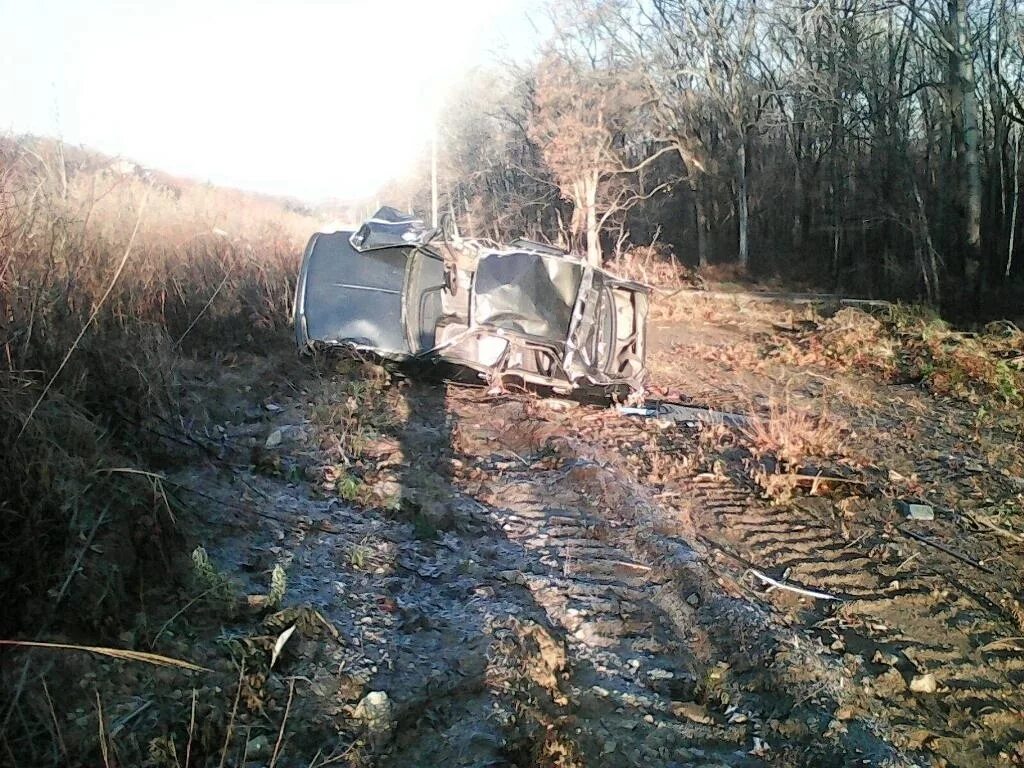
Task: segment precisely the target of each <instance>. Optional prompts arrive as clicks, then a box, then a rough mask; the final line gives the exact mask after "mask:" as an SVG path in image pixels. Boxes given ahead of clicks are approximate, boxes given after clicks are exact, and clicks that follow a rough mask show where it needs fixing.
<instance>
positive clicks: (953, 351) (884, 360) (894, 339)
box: [767, 305, 1024, 407]
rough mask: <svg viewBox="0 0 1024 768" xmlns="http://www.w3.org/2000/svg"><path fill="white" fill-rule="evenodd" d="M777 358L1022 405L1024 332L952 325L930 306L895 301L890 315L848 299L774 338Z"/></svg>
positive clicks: (1005, 326) (771, 344) (1006, 326)
mask: <svg viewBox="0 0 1024 768" xmlns="http://www.w3.org/2000/svg"><path fill="white" fill-rule="evenodd" d="M767 346H768V349H767V351H768V353H769V354H770V355H771V356H772V358H773V359H776V360H781V361H782V362H785V363H789V364H797V365H812V364H824V365H827V366H829V367H832V368H837V369H840V370H850V369H853V370H862V371H868V372H871V373H874V374H875V375H877V376H879V377H880V378H882V379H883V380H884V381H890V382H920V383H922V384H923V385H924V386H925V387H927V388H928V389H929V390H930V391H931V392H932V393H934V394H936V395H940V396H948V397H956V398H959V399H962V400H966V401H968V402H972V403H981V402H983V401H990V402H994V404H996V405H1002V406H1011V407H1019V406H1021V405H1024V333H1022V332H1021V330H1020V329H1018V328H1017V327H1016V326H1015V325H1013V324H1012V323H1009V322H1000V323H992V324H989V325H988V326H986V328H985V329H984V330H983V331H981V332H979V333H964V332H961V331H957V330H954V329H952V328H951V327H950V326H949V325H948V324H947V323H946V322H944V321H943V320H941V319H939V318H937V317H936V316H935V315H934V314H932V313H931V312H929V311H927V310H924V309H921V308H916V307H906V306H902V305H895V306H894V307H893V308H892V309H891V310H890V311H889V313H888V316H886V317H881V318H879V317H875V316H873V315H870V314H868V313H866V312H863V311H862V310H859V309H854V308H852V307H847V308H845V309H842V310H840V311H839V312H837V313H836V314H835V315H834V316H832V317H830V318H828V319H827V320H825V321H824V322H823V323H821V325H820V327H818V328H817V329H816V330H813V331H809V332H807V333H805V334H803V335H802V336H800V337H796V338H778V337H773V338H772V339H770V340H768V343H767Z"/></svg>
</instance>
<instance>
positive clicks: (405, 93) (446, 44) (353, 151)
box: [0, 0, 537, 201]
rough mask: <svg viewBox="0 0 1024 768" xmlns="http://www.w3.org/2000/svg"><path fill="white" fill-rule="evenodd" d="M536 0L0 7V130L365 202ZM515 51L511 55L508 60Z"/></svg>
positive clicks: (255, 186) (518, 34) (517, 44)
mask: <svg viewBox="0 0 1024 768" xmlns="http://www.w3.org/2000/svg"><path fill="white" fill-rule="evenodd" d="M536 7H537V2H536V1H535V0H422V1H421V2H416V0H378V1H377V2H368V1H366V0H333V1H330V0H294V1H293V2H288V0H205V1H203V0H137V1H136V2H128V1H127V0H0V24H2V25H3V29H4V36H3V37H4V40H3V45H2V46H0V72H2V73H3V75H2V77H0V132H13V133H36V134H40V135H47V136H58V135H59V136H61V137H62V138H63V139H64V140H65V141H67V142H69V143H72V144H85V145H87V146H89V147H92V148H95V149H99V150H102V151H104V152H107V153H110V154H114V155H121V156H123V157H126V158H130V159H132V160H136V161H138V162H140V163H142V164H143V165H145V166H148V167H153V168H159V169H161V170H166V171H169V172H171V173H176V174H180V175H186V176H191V177H195V178H198V179H201V180H210V181H212V182H214V183H217V184H226V185H230V186H237V187H242V188H245V189H252V190H257V191H262V192H270V193H275V194H287V195H294V196H297V197H300V198H304V199H307V200H313V201H315V200H320V199H325V198H351V197H359V196H363V195H369V194H372V193H373V192H374V191H375V190H376V189H377V188H378V187H379V186H380V185H381V184H382V183H384V182H385V181H387V180H388V179H389V178H392V177H394V176H396V175H399V174H401V173H402V171H403V170H404V169H405V168H406V167H407V166H408V165H409V164H410V162H411V161H412V160H413V158H415V157H416V156H417V154H418V153H419V152H420V151H421V150H422V148H423V146H424V145H425V143H426V142H427V141H428V137H429V135H430V125H431V117H430V115H431V107H432V104H433V103H434V102H435V96H434V94H435V93H437V92H438V91H439V90H440V91H443V89H445V88H446V87H449V86H450V85H451V84H452V83H454V82H457V79H458V77H459V75H460V74H461V73H464V72H465V71H466V70H468V69H469V68H471V67H473V66H476V65H479V64H486V63H487V62H488V61H490V60H493V59H494V57H495V56H505V55H506V54H508V53H509V52H510V51H509V49H510V48H511V49H512V53H513V56H514V57H515V58H522V55H521V54H522V53H523V52H524V50H525V49H528V48H530V47H531V46H532V44H533V43H532V36H531V26H530V23H529V22H528V20H527V13H528V12H529V11H531V10H532V9H535V8H536ZM516 54H520V55H516Z"/></svg>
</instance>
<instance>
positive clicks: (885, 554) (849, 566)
mask: <svg viewBox="0 0 1024 768" xmlns="http://www.w3.org/2000/svg"><path fill="white" fill-rule="evenodd" d="M678 490H680V491H682V493H683V495H684V496H685V497H687V498H688V499H689V506H690V510H691V514H692V518H693V520H694V524H695V526H696V528H697V530H698V531H699V533H700V535H701V536H703V537H705V538H706V539H707V540H708V541H709V542H712V543H713V544H714V545H717V546H719V547H721V548H722V549H723V550H725V551H727V552H729V553H730V554H731V555H732V556H739V557H741V558H743V559H745V560H747V561H748V562H750V563H753V564H755V565H756V567H757V568H759V569H760V570H762V571H763V572H765V573H767V574H768V575H770V576H772V577H774V578H782V577H784V578H785V580H786V581H787V583H791V584H794V585H800V586H803V587H806V588H809V589H813V590H817V591H822V592H826V593H829V594H833V595H835V596H837V597H841V598H843V600H844V602H842V603H826V602H824V601H815V602H814V604H809V603H808V602H807V601H806V600H801V599H799V598H797V597H795V596H794V595H791V594H786V593H782V592H774V593H773V594H772V596H771V597H770V598H769V599H771V600H772V602H773V604H774V605H775V606H776V607H777V608H778V609H779V610H780V611H783V612H786V613H789V615H790V616H793V617H794V618H796V620H798V621H799V622H801V623H803V624H805V625H806V626H808V627H812V628H813V631H815V632H816V633H817V635H818V637H819V638H821V639H822V643H823V646H824V647H827V648H828V649H829V651H831V652H834V653H836V654H837V655H838V656H840V657H841V658H842V660H843V662H844V663H845V664H846V665H847V666H848V667H849V668H851V669H854V670H855V677H856V679H857V682H858V683H859V687H860V689H861V691H862V693H863V697H862V702H861V704H860V707H861V708H862V709H863V710H867V711H874V712H876V713H877V714H878V715H880V716H882V717H884V719H885V720H887V721H888V722H889V723H890V724H891V726H892V729H893V732H894V734H896V738H897V743H898V744H899V745H900V746H902V747H905V748H911V749H921V748H924V749H927V750H929V751H931V752H933V753H934V755H935V757H936V758H938V760H939V764H943V765H950V766H954V765H960V766H971V765H982V764H988V763H990V762H996V761H998V760H999V759H1000V758H999V752H1000V749H1001V748H1002V747H1003V746H1005V747H1007V748H1011V749H1012V745H1013V744H1015V743H1019V742H1020V740H1021V739H1022V738H1024V720H1022V718H1021V712H1022V711H1024V689H1022V682H1024V657H1022V656H1021V654H1020V652H1019V648H1020V646H1014V644H1013V643H1010V644H1009V645H1007V644H1006V643H1002V642H1000V640H1001V639H1005V638H1010V637H1011V636H1013V635H1017V634H1019V631H1015V630H1016V628H1015V627H1014V626H1012V625H1011V624H1010V623H1008V622H1007V620H1006V617H1005V616H1003V615H1001V614H999V613H998V612H997V611H995V610H993V608H998V606H994V605H991V604H989V603H990V601H988V600H987V598H984V597H981V598H980V599H979V596H978V594H977V592H976V591H975V590H974V589H971V587H970V586H968V585H967V584H965V583H964V581H971V582H976V581H978V580H979V577H980V578H984V577H985V575H984V574H982V573H977V574H968V575H964V574H963V573H962V571H960V572H958V569H956V568H954V567H953V566H952V565H951V564H950V562H949V561H948V559H946V560H945V561H944V560H943V558H944V556H943V555H942V554H941V553H936V552H935V551H934V550H930V549H929V548H927V547H925V546H924V545H922V544H919V543H917V542H915V541H913V540H911V539H909V538H907V537H902V536H899V535H898V534H893V535H888V536H885V535H883V534H882V531H881V530H878V529H873V530H869V531H867V532H866V533H864V534H862V535H860V536H857V537H855V536H854V535H853V533H851V532H850V531H844V530H843V523H842V521H841V520H839V519H832V520H828V519H823V517H822V516H819V515H818V514H816V513H815V512H814V510H812V509H809V508H805V507H803V506H801V505H796V504H790V505H785V506H778V507H773V506H768V505H766V504H765V503H764V502H762V501H760V500H758V499H757V498H755V497H754V496H752V495H751V494H750V493H749V492H748V491H746V490H744V489H741V488H737V487H736V486H735V485H734V484H733V483H732V482H731V481H729V480H728V479H724V478H720V477H713V476H697V477H694V478H691V479H688V480H686V481H684V482H682V483H680V485H679V489H678ZM735 563H736V561H735V560H734V561H733V562H732V563H730V564H729V565H730V566H732V567H735ZM989 578H991V577H989ZM992 586H993V588H994V586H995V585H992ZM929 674H930V675H933V676H934V678H935V680H936V681H937V685H938V687H939V691H938V692H932V693H927V692H923V691H922V692H916V693H915V692H913V691H912V690H911V689H910V685H911V683H912V682H913V681H914V680H915V678H917V679H918V680H919V684H920V685H921V686H923V687H925V688H927V686H928V682H927V678H926V677H925V676H926V675H929Z"/></svg>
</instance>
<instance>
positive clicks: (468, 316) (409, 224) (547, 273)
mask: <svg viewBox="0 0 1024 768" xmlns="http://www.w3.org/2000/svg"><path fill="white" fill-rule="evenodd" d="M649 294H650V289H649V288H648V287H647V286H645V285H642V284H640V283H635V282H631V281H628V280H622V279H619V278H617V277H615V276H614V275H612V274H610V273H609V272H606V271H605V270H603V269H598V268H595V267H592V266H590V265H588V264H587V263H585V262H584V261H583V260H581V259H579V258H576V257H574V256H571V255H569V254H567V253H564V252H563V251H560V250H558V249H556V248H553V247H551V246H548V245H543V244H540V243H534V242H530V241H528V240H517V241H515V242H513V243H511V244H509V245H507V246H504V247H498V246H496V245H494V244H488V243H484V242H481V241H475V240H465V239H460V238H457V237H451V238H444V237H441V236H440V232H439V231H438V230H434V229H430V228H428V227H426V226H425V225H424V224H423V222H421V221H419V220H418V219H415V218H413V217H411V216H406V215H403V214H401V213H400V212H398V211H396V210H394V209H391V208H384V209H381V210H380V211H378V212H377V214H375V215H374V217H373V218H371V219H370V220H369V221H367V222H366V223H364V224H363V225H362V226H361V227H360V228H359V229H358V230H355V231H338V232H330V233H327V232H320V233H317V234H315V235H313V237H312V238H311V239H310V241H309V245H308V246H307V247H306V251H305V255H304V257H303V262H302V268H301V271H300V273H299V279H298V284H297V286H296V296H295V310H294V311H295V316H294V320H295V336H296V341H297V343H298V346H299V349H300V350H303V351H307V350H312V349H314V348H316V347H318V346H327V347H337V346H341V347H350V348H355V349H358V350H363V351H367V352H370V353H373V354H375V355H378V356H380V357H383V358H388V359H394V360H410V359H424V360H433V361H438V362H440V361H444V362H448V363H452V364H455V365H457V366H460V367H462V368H466V369H471V370H473V371H476V372H477V373H479V374H480V375H481V376H482V377H483V378H484V379H486V380H488V381H505V380H508V379H509V378H512V379H513V380H514V379H516V378H518V379H521V380H522V381H524V382H528V383H531V384H536V385H541V386H547V387H552V388H554V389H555V390H556V391H569V390H572V389H578V388H582V389H600V390H604V391H605V392H613V391H619V390H628V391H637V390H639V388H640V386H641V383H642V380H643V378H644V375H645V362H644V361H645V353H646V334H647V329H646V323H647V312H648V301H649Z"/></svg>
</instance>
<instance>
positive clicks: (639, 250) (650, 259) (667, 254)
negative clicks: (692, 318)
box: [605, 243, 704, 290]
mask: <svg viewBox="0 0 1024 768" xmlns="http://www.w3.org/2000/svg"><path fill="white" fill-rule="evenodd" d="M605 266H606V267H607V268H608V269H609V270H610V271H612V272H614V273H615V274H616V275H619V276H620V277H624V278H626V279H627V280H636V281H638V282H641V283H646V284H647V285H653V286H656V287H658V288H664V289H666V290H676V289H679V288H703V287H704V283H703V281H702V280H701V278H700V277H699V276H698V275H697V273H696V272H694V271H693V270H692V269H690V268H689V267H687V266H686V265H684V264H680V263H679V261H678V260H677V259H676V256H675V254H674V253H673V252H672V249H671V248H669V247H668V246H667V245H665V244H663V243H654V244H652V245H636V246H633V247H632V248H630V249H629V250H627V251H626V252H625V253H623V254H621V255H620V256H619V257H618V258H616V259H614V260H613V261H611V262H609V263H608V264H606V265H605Z"/></svg>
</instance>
